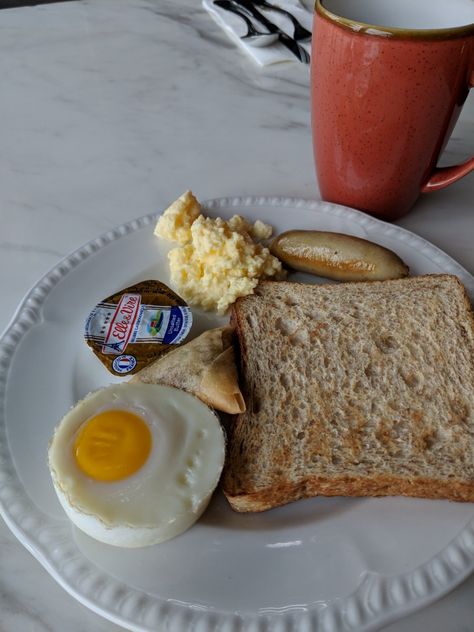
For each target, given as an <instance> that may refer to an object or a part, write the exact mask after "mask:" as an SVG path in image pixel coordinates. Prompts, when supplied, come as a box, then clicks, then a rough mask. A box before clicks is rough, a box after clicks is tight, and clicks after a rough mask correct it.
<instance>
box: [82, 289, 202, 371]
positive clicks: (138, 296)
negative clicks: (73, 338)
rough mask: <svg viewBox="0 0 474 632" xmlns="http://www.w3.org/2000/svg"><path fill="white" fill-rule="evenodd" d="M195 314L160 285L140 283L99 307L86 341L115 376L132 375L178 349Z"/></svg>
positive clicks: (88, 325)
mask: <svg viewBox="0 0 474 632" xmlns="http://www.w3.org/2000/svg"><path fill="white" fill-rule="evenodd" d="M192 322H193V317H192V312H191V310H190V308H189V307H188V306H187V305H186V303H185V301H184V300H183V299H182V298H181V297H180V296H178V295H177V294H175V293H174V292H173V291H172V290H171V289H170V288H169V287H168V286H166V285H165V284H164V283H161V282H160V281H142V282H141V283H137V284H136V285H132V286H130V287H127V288H125V289H124V290H120V291H119V292H116V293H115V294H112V296H109V297H107V298H105V299H104V300H103V301H101V302H100V303H98V304H97V305H96V306H95V307H94V309H93V310H92V311H91V313H90V314H89V316H88V318H87V320H86V324H85V333H84V337H85V340H86V342H87V344H88V345H89V347H91V349H92V351H93V352H94V353H95V355H96V356H97V357H98V358H99V360H100V361H101V362H102V364H104V366H105V367H106V368H107V369H108V370H109V371H110V372H111V373H113V374H114V375H128V374H132V373H135V372H137V371H140V370H141V369H143V368H144V367H145V366H147V365H148V364H150V363H151V362H153V361H154V360H156V359H157V358H158V357H160V356H162V355H164V354H166V353H167V352H168V351H170V350H171V349H172V348H173V345H179V344H180V343H181V342H183V340H184V339H185V338H186V336H187V335H188V334H189V332H190V330H191V326H192Z"/></svg>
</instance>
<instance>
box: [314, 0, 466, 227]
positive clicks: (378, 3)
mask: <svg viewBox="0 0 474 632" xmlns="http://www.w3.org/2000/svg"><path fill="white" fill-rule="evenodd" d="M473 22H474V2H472V0H316V10H315V15H314V25H313V45H312V46H313V51H312V64H311V99H312V127H313V146H314V156H315V163H316V172H317V176H318V181H319V187H320V191H321V196H322V197H323V199H325V200H328V201H331V202H337V203H339V204H345V205H348V206H354V207H356V208H358V209H361V210H364V211H366V212H368V213H371V214H373V215H376V216H378V217H381V218H384V219H396V218H398V217H401V216H402V215H404V214H405V213H407V212H408V211H409V210H410V208H411V207H412V206H413V204H414V203H415V201H416V199H417V197H418V196H419V194H420V193H421V192H428V191H434V190H436V189H441V188H443V187H446V186H448V185H449V184H451V183H452V182H455V181H456V180H459V178H461V177H462V176H464V175H466V174H467V173H469V172H470V171H472V170H474V158H471V159H470V160H468V161H467V162H466V163H464V164H462V165H457V166H453V167H445V168H443V169H439V168H436V163H437V160H438V157H439V155H440V153H441V152H442V150H443V148H444V146H445V144H446V142H447V141H448V139H449V136H450V134H451V132H452V129H453V127H454V124H455V123H456V120H457V118H458V116H459V113H460V111H461V108H462V105H463V103H464V101H465V99H466V97H467V94H468V92H469V88H470V87H472V86H473V83H474V24H473Z"/></svg>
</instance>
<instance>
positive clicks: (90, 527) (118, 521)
mask: <svg viewBox="0 0 474 632" xmlns="http://www.w3.org/2000/svg"><path fill="white" fill-rule="evenodd" d="M110 409H120V410H127V411H129V412H132V413H135V414H137V415H139V416H140V417H141V418H142V419H143V420H144V421H145V423H146V424H147V426H148V428H149V430H150V432H151V435H152V448H151V452H150V455H149V456H148V459H147V460H146V462H145V464H144V465H143V466H142V467H141V468H140V469H139V470H138V471H137V472H135V473H134V474H133V475H131V476H129V477H127V478H124V479H122V480H119V481H115V482H101V481H96V480H94V479H92V478H90V477H89V476H87V475H86V474H84V472H82V470H80V468H79V467H78V465H77V463H76V460H75V458H74V456H73V446H74V441H75V438H76V435H77V432H78V430H79V429H80V427H81V426H82V425H83V424H84V422H85V421H87V420H88V419H90V418H91V417H93V416H95V415H97V414H98V413H99V412H102V411H105V410H110ZM48 457H49V468H50V471H51V476H52V480H53V484H54V488H55V490H56V494H57V496H58V499H59V501H60V503H61V505H62V506H63V508H64V510H65V512H66V514H67V515H68V516H69V518H70V519H71V521H72V522H73V523H74V524H75V525H76V526H77V527H78V528H79V529H81V530H82V531H84V532H85V533H87V534H88V535H90V536H91V537H93V538H95V539H97V540H100V541H101V542H105V543H107V544H112V545H116V546H123V547H139V546H148V545H151V544H156V543H158V542H163V541H164V540H167V539H169V538H172V537H174V536H177V535H179V534H180V533H182V532H183V531H185V530H186V529H188V528H189V527H190V526H191V525H192V524H193V523H194V522H195V521H196V520H197V519H198V518H199V517H200V516H201V514H202V513H203V511H204V510H205V508H206V506H207V504H208V503H209V500H210V498H211V496H212V493H213V491H214V489H215V487H216V486H217V483H218V481H219V477H220V474H221V471H222V467H223V465H224V457H225V439H224V433H223V430H222V428H221V425H220V423H219V420H218V418H217V416H216V415H215V413H214V412H213V411H211V410H210V409H209V408H208V407H207V406H206V405H205V404H203V403H202V402H201V401H200V400H199V399H197V398H196V397H194V396H192V395H189V394H188V393H185V392H183V391H180V390H178V389H175V388H171V387H168V386H161V385H155V384H142V383H125V384H114V385H111V386H108V387H106V388H103V389H100V390H98V391H95V392H94V393H91V394H89V395H88V396H87V397H86V398H85V399H83V400H82V401H80V402H78V404H76V406H74V408H72V409H71V410H70V411H69V412H68V413H67V414H66V415H65V417H64V418H63V419H62V420H61V422H60V424H59V425H58V427H57V428H56V430H55V432H54V436H53V438H52V440H51V443H50V447H49V452H48Z"/></svg>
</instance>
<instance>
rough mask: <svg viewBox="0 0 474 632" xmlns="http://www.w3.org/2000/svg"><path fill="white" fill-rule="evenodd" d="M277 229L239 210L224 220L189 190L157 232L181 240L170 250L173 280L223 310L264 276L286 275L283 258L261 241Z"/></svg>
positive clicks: (189, 296)
mask: <svg viewBox="0 0 474 632" xmlns="http://www.w3.org/2000/svg"><path fill="white" fill-rule="evenodd" d="M272 232H273V229H272V227H271V226H269V225H268V224H264V223H263V222H261V221H260V220H257V221H256V222H255V223H254V224H251V223H249V222H247V221H246V220H245V219H244V218H243V217H240V216H239V215H234V216H233V217H232V218H231V219H229V220H227V221H225V220H223V219H222V218H220V217H217V218H216V219H212V218H210V217H204V216H203V215H202V214H201V207H200V205H199V202H198V201H197V200H196V198H195V197H194V196H193V194H192V193H191V192H190V191H187V192H186V193H184V194H183V195H182V196H181V197H180V198H179V199H178V200H176V202H174V203H173V204H172V205H171V206H170V207H169V208H168V209H167V210H166V211H165V212H164V213H163V215H162V216H161V217H160V219H159V220H158V223H157V225H156V228H155V235H157V236H158V237H162V238H164V239H168V240H171V241H177V242H178V243H179V244H181V245H180V247H178V248H174V249H173V250H171V251H170V252H169V254H168V258H169V263H170V272H171V283H172V284H173V285H174V287H175V289H176V290H177V292H178V293H179V294H180V295H181V296H182V297H183V298H184V299H185V300H186V301H188V303H190V304H194V305H200V306H201V307H203V308H204V309H206V310H216V311H217V312H219V313H220V314H223V313H224V312H225V311H226V310H227V308H228V307H229V305H231V304H232V303H233V302H234V301H235V300H236V299H237V298H238V297H239V296H246V295H247V294H251V293H252V292H253V290H254V288H255V287H256V285H258V283H259V281H260V279H265V278H270V277H276V278H283V276H284V272H283V270H282V266H281V263H280V261H279V260H278V259H277V258H276V257H274V256H273V255H271V254H270V251H269V250H268V248H265V247H264V246H263V245H262V244H260V243H257V242H258V241H259V240H263V239H268V238H269V237H270V236H271V234H272Z"/></svg>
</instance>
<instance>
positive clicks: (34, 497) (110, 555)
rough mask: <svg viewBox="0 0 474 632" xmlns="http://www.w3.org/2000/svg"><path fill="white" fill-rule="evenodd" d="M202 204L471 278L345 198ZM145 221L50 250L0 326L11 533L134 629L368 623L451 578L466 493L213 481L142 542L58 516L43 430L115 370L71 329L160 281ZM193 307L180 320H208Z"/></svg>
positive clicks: (458, 575) (468, 536) (1, 418)
mask: <svg viewBox="0 0 474 632" xmlns="http://www.w3.org/2000/svg"><path fill="white" fill-rule="evenodd" d="M206 206H207V208H208V210H209V213H210V214H218V215H221V216H223V217H229V216H230V215H232V214H234V213H241V214H243V215H245V216H247V217H249V218H255V219H256V218H260V219H263V220H264V221H267V222H270V223H271V224H273V226H274V227H275V229H276V231H277V232H280V231H282V230H286V229H289V228H319V229H325V230H333V231H341V232H346V233H350V234H354V235H358V236H361V237H366V238H368V239H371V240H373V241H376V242H378V243H380V244H382V245H384V246H387V247H389V248H391V249H393V250H395V251H396V252H397V253H398V254H399V255H400V256H401V257H402V258H403V259H404V260H405V261H406V262H407V263H408V265H409V266H410V268H411V272H412V274H423V273H429V272H448V273H453V274H457V275H458V276H459V277H460V279H461V281H462V282H463V283H464V284H465V285H466V287H467V289H468V292H469V293H470V295H471V297H473V296H474V278H473V277H472V276H471V275H469V274H468V273H467V272H466V270H464V269H463V268H461V266H459V265H458V264H457V263H456V262H455V261H453V260H452V259H451V258H450V257H448V256H447V255H446V254H444V253H443V252H441V251H440V250H439V249H437V248H436V247H434V246H432V245H431V244H429V243H427V242H426V241H424V240H423V239H420V238H419V237H417V236H415V235H413V234H411V233H409V232H407V231H405V230H403V229H401V228H398V227H397V226H394V225H390V224H385V223H382V222H379V221H377V220H375V219H372V218H370V217H368V216H367V215H364V214H362V213H359V212H357V211H352V210H350V209H346V208H343V207H340V206H335V205H332V204H327V203H323V202H308V201H304V200H288V199H274V198H258V199H255V198H252V199H251V198H238V199H236V198H233V199H220V200H213V201H211V202H209V203H208V204H207V205H206ZM155 219H156V218H155V217H154V216H149V217H145V218H143V219H140V220H136V221H133V222H131V223H130V224H127V225H125V226H121V227H120V228H117V229H116V230H114V231H112V232H110V233H107V234H106V235H104V236H102V237H100V238H99V239H97V240H95V241H92V242H90V243H89V244H87V245H86V246H84V247H83V248H80V249H79V250H77V251H76V252H75V253H73V254H72V255H71V256H69V257H67V258H66V259H64V260H63V261H62V262H61V263H59V264H58V265H57V266H56V267H55V268H53V270H51V272H49V273H48V274H47V275H46V276H45V277H43V278H42V279H41V280H40V281H39V282H38V284H37V285H36V286H35V287H34V288H33V289H32V290H31V291H30V292H29V293H28V295H27V296H26V297H25V299H24V301H23V302H22V304H21V305H20V307H19V308H18V311H17V313H16V315H15V317H14V318H13V321H12V323H11V325H10V326H9V328H8V329H7V331H6V333H5V335H4V336H3V339H2V340H1V343H0V510H1V512H2V515H3V517H4V518H5V520H6V522H7V524H8V525H9V526H10V528H11V530H12V531H13V532H14V534H15V535H16V536H17V537H18V539H19V540H20V541H21V542H22V543H23V544H24V545H25V546H26V547H27V548H28V549H29V550H30V551H31V552H32V553H33V555H34V556H35V557H36V558H37V559H38V560H39V561H40V562H41V564H43V566H44V567H45V568H46V569H47V571H48V572H49V573H50V574H51V575H52V576H53V577H54V578H55V579H56V580H57V581H58V582H59V583H60V584H61V585H62V586H63V587H64V588H65V589H66V590H67V591H68V592H69V593H71V594H72V595H73V596H74V597H76V598H77V599H78V600H79V601H81V602H82V603H83V604H85V605H86V606H88V607H89V608H91V609H92V610H95V611H96V612H97V613H99V614H101V615H103V616H105V617H107V618H108V619H110V620H112V621H115V622H116V623H119V624H121V625H123V626H125V627H128V628H130V629H131V630H137V631H140V632H143V631H147V632H149V631H152V630H153V631H154V632H157V631H162V630H163V631H164V630H166V631H168V632H183V631H184V630H186V631H189V630H193V631H195V632H204V631H208V632H210V631H217V630H219V632H240V631H243V630H246V631H248V632H250V631H258V632H263V631H269V632H270V631H271V632H280V631H281V632H283V631H285V632H289V631H290V630H291V631H296V630H297V631H298V632H309V631H310V630H312V631H317V632H320V631H324V632H336V631H337V632H343V631H347V632H348V631H351V630H354V631H355V630H357V632H361V631H364V630H375V629H377V628H378V627H379V626H381V625H383V624H386V623H388V622H389V621H392V620H394V619H396V618H398V617H400V616H402V615H403V614H406V613H407V612H409V611H411V610H414V609H416V608H419V607H421V606H423V605H426V604H427V603H428V602H430V601H432V600H434V599H436V598H437V597H439V596H440V595H442V594H443V593H445V592H447V591H448V590H449V589H451V588H453V587H454V586H455V585H456V584H457V583H459V582H460V581H462V580H463V579H464V578H465V577H466V576H467V575H468V574H469V573H470V572H471V571H472V570H473V569H474V519H473V515H474V506H473V505H472V504H465V503H464V504H463V503H451V502H447V501H435V500H417V499H408V498H382V499H375V498H374V499H371V498H364V499H358V498H314V499H309V500H304V501H299V502H297V503H293V504H291V505H288V506H286V507H282V508H279V509H275V510H272V511H270V512H266V513H263V514H255V515H239V514H236V513H233V512H232V510H231V509H230V508H229V507H228V506H227V504H226V501H225V500H224V499H223V497H222V496H221V495H220V494H219V493H217V494H216V496H215V498H214V499H213V502H212V503H211V505H210V507H209V509H208V511H207V512H206V513H205V514H204V516H203V517H202V519H201V520H200V521H199V522H198V524H197V525H195V526H194V527H193V528H192V529H190V530H189V531H188V532H186V533H185V534H183V535H182V536H180V537H178V538H176V539H174V540H171V541H169V542H166V543H164V544H160V545H157V546H154V547H151V548H146V549H142V550H125V549H116V548H113V547H109V546H107V545H103V544H100V543H98V542H96V541H94V540H92V539H90V538H88V537H87V536H85V535H84V534H82V533H81V532H79V531H77V530H75V529H74V528H73V527H72V526H71V524H70V523H69V522H68V520H67V519H66V518H65V516H64V514H63V512H62V510H61V508H60V506H59V504H58V501H57V499H56V496H55V494H54V491H53V487H52V484H51V481H50V477H49V472H48V469H47V466H46V452H47V446H48V440H49V438H50V436H51V434H52V431H53V428H54V427H55V425H56V424H57V422H58V420H59V419H60V418H61V416H62V415H63V414H64V413H65V411H66V410H68V408H69V407H70V406H71V405H72V404H73V403H74V402H75V401H77V400H78V399H79V398H81V397H83V396H84V395H85V394H86V393H88V392H89V391H90V390H92V389H95V388H97V387H99V386H102V385H105V384H107V383H110V382H111V381H114V378H113V377H111V375H110V374H109V373H108V372H107V371H106V370H105V369H104V368H103V367H102V365H101V364H100V363H99V362H98V361H97V359H96V358H95V356H94V355H93V354H92V353H91V352H90V350H89V349H88V348H87V347H86V345H85V343H84V341H83V339H82V335H83V323H84V319H85V317H86V315H87V314H88V312H89V310H90V309H91V307H92V306H93V305H95V303H96V302H97V301H98V300H99V299H101V298H103V297H105V296H107V295H109V294H111V293H112V292H114V291H116V290H118V289H120V288H123V287H126V286H127V285H130V284H132V283H134V282H137V281H140V280H143V279H147V278H158V279H161V280H163V281H164V282H167V279H168V273H167V262H166V251H167V248H165V247H164V244H163V243H162V242H160V241H159V240H158V239H157V238H155V237H154V236H153V226H154V221H155ZM307 278H308V279H309V277H307ZM195 318H196V324H195V326H194V332H193V333H194V334H197V333H198V332H199V331H201V330H203V329H207V328H209V327H211V326H215V325H216V324H218V322H222V321H219V319H216V318H215V317H213V316H211V315H209V314H207V315H206V314H203V313H199V312H196V313H195ZM115 381H116V380H115Z"/></svg>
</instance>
